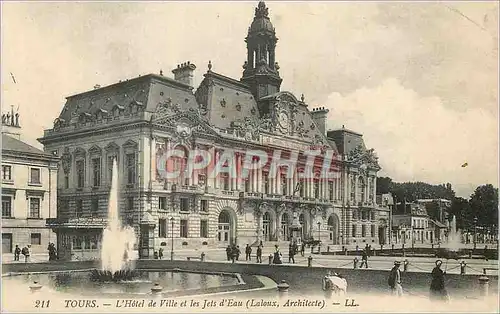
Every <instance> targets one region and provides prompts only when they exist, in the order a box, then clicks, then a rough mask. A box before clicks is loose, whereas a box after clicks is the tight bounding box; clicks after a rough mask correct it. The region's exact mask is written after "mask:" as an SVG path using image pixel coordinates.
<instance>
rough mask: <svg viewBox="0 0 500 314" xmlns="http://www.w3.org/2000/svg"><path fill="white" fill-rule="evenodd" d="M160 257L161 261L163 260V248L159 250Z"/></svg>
mask: <svg viewBox="0 0 500 314" xmlns="http://www.w3.org/2000/svg"><path fill="white" fill-rule="evenodd" d="M158 257H159V258H160V259H163V248H162V247H161V248H160V249H159V250H158Z"/></svg>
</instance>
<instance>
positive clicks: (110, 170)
mask: <svg viewBox="0 0 500 314" xmlns="http://www.w3.org/2000/svg"><path fill="white" fill-rule="evenodd" d="M115 158H116V159H117V157H116V156H115V155H111V156H108V162H107V163H106V164H107V166H108V183H109V184H111V178H112V177H113V160H114V159H115ZM116 163H117V164H118V159H117V162H116ZM117 166H118V165H117Z"/></svg>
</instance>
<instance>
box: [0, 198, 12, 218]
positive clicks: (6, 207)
mask: <svg viewBox="0 0 500 314" xmlns="http://www.w3.org/2000/svg"><path fill="white" fill-rule="evenodd" d="M2 217H5V218H10V217H12V197H11V196H4V195H2Z"/></svg>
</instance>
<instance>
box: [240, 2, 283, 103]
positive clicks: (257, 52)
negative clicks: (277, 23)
mask: <svg viewBox="0 0 500 314" xmlns="http://www.w3.org/2000/svg"><path fill="white" fill-rule="evenodd" d="M268 10H269V9H268V8H267V7H266V4H265V3H264V1H260V2H259V5H258V6H257V8H256V9H255V16H254V18H253V22H252V24H251V25H250V28H249V29H248V36H247V37H246V38H245V41H246V43H247V61H245V64H244V65H243V69H244V70H243V77H242V78H241V82H243V83H244V84H246V85H247V86H248V87H249V88H250V91H251V92H252V94H253V95H254V97H255V99H256V100H259V99H261V98H262V97H265V96H268V95H272V94H274V93H277V92H279V91H280V86H281V81H282V79H281V78H280V75H279V72H278V70H279V66H278V63H277V62H276V59H275V50H276V43H277V42H278V38H277V37H276V32H275V30H274V26H273V24H272V23H271V20H270V19H269V12H268Z"/></svg>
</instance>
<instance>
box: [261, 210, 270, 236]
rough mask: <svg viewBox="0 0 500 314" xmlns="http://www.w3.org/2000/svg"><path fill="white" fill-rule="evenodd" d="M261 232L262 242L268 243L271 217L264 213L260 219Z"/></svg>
mask: <svg viewBox="0 0 500 314" xmlns="http://www.w3.org/2000/svg"><path fill="white" fill-rule="evenodd" d="M262 231H263V237H264V241H269V240H270V239H271V215H269V212H266V213H265V214H264V216H263V217H262Z"/></svg>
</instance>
